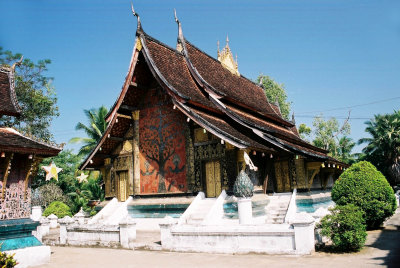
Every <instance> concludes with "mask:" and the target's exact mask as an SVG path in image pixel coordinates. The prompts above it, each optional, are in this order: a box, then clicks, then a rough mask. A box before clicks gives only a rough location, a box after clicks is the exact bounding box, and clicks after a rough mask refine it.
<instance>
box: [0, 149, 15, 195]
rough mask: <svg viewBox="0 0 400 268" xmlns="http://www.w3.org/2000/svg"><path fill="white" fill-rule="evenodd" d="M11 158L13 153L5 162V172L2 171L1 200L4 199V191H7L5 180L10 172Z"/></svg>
mask: <svg viewBox="0 0 400 268" xmlns="http://www.w3.org/2000/svg"><path fill="white" fill-rule="evenodd" d="M13 157H14V153H11V155H9V156H8V157H7V160H6V170H5V171H4V177H3V189H2V192H1V197H0V198H1V199H4V197H5V194H6V191H7V179H8V175H9V174H10V172H11V162H12V159H13Z"/></svg>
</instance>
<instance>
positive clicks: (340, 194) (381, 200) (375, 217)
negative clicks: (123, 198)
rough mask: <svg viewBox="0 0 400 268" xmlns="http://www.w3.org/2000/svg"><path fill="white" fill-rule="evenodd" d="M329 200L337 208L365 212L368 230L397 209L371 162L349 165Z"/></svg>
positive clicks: (390, 193)
mask: <svg viewBox="0 0 400 268" xmlns="http://www.w3.org/2000/svg"><path fill="white" fill-rule="evenodd" d="M332 200H333V201H334V202H335V203H336V204H338V205H346V204H354V205H355V206H357V207H359V208H360V209H361V210H363V211H364V213H365V222H366V224H367V228H368V229H376V228H378V227H379V226H380V225H381V224H382V223H383V222H384V221H385V219H387V218H388V217H390V216H392V215H393V213H394V211H395V210H396V198H395V196H394V192H393V189H392V188H391V187H390V185H389V183H388V182H387V180H386V179H385V177H384V176H383V175H382V173H381V172H379V171H378V170H377V169H376V168H375V167H374V166H373V165H372V164H371V163H369V162H367V161H362V162H359V163H357V164H354V165H352V166H351V167H350V168H349V169H347V170H346V171H345V172H343V174H342V175H341V176H340V178H339V179H338V180H337V181H336V182H335V184H334V185H333V189H332Z"/></svg>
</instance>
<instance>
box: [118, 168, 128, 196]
mask: <svg viewBox="0 0 400 268" xmlns="http://www.w3.org/2000/svg"><path fill="white" fill-rule="evenodd" d="M117 175H118V190H119V191H118V200H119V201H120V202H124V201H125V200H126V199H128V177H129V176H128V171H127V170H124V171H118V172H117Z"/></svg>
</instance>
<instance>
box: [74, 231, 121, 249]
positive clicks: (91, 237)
mask: <svg viewBox="0 0 400 268" xmlns="http://www.w3.org/2000/svg"><path fill="white" fill-rule="evenodd" d="M67 244H68V245H72V246H103V247H119V246H120V240H119V227H118V226H116V227H109V228H95V227H93V228H80V227H67Z"/></svg>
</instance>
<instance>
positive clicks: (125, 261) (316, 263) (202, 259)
mask: <svg viewBox="0 0 400 268" xmlns="http://www.w3.org/2000/svg"><path fill="white" fill-rule="evenodd" d="M290 266H292V267H324V268H326V267H342V268H345V267H351V268H355V267H400V209H398V210H397V211H396V214H395V215H394V216H393V217H392V218H391V219H389V220H388V221H387V222H386V223H385V228H384V229H383V230H377V231H371V232H368V239H367V243H366V247H365V248H364V249H363V250H362V251H361V252H359V253H353V254H328V253H323V252H316V253H314V254H312V255H310V256H278V255H258V254H247V255H231V254H205V253H178V252H165V251H149V250H135V251H132V250H122V249H105V248H77V247H52V256H51V262H50V263H49V264H47V265H44V266H41V267H43V268H55V267H57V268H59V267H60V268H63V267H74V268H76V267H96V268H98V267H113V268H114V267H163V268H164V267H165V268H169V267H171V268H172V267H173V268H177V267H201V268H204V267H218V268H223V267H229V268H232V267H252V268H253V267H290Z"/></svg>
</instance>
